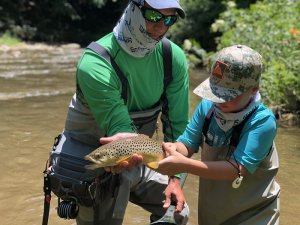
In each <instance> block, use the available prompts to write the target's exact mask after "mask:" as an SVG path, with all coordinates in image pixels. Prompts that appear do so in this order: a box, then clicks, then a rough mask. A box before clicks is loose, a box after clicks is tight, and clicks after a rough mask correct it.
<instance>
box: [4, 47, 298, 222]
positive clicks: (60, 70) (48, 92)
mask: <svg viewBox="0 0 300 225" xmlns="http://www.w3.org/2000/svg"><path fill="white" fill-rule="evenodd" d="M81 52H82V49H80V48H78V47H76V46H74V45H67V46H61V47H46V46H35V47H34V48H26V47H24V48H18V49H8V48H5V47H3V46H2V47H0V162H1V163H0V172H1V174H0V184H1V185H0V212H1V222H0V224H2V225H20V224H26V225H37V224H41V221H42V215H43V177H42V171H43V170H44V168H45V162H46V159H47V157H48V154H49V151H50V149H51V146H52V144H53V139H54V137H55V136H56V135H57V134H58V133H59V132H60V131H61V130H62V129H63V127H64V120H65V116H66V112H67V107H68V104H69V101H70V98H71V96H72V94H73V92H74V90H75V86H74V84H75V82H74V81H75V76H74V75H75V67H76V62H77V60H78V59H79V57H80V53H81ZM205 76H206V72H205V71H194V72H192V73H191V74H190V84H191V90H192V89H193V88H194V87H195V86H196V85H197V84H198V83H199V82H200V81H201V80H203V79H204V77H205ZM198 101H199V98H198V97H196V96H194V95H193V94H192V93H191V111H193V109H194V108H195V107H196V105H197V104H198ZM275 142H276V145H277V148H278V152H279V156H280V171H279V174H278V181H279V183H280V185H281V188H282V191H281V224H283V225H295V224H299V221H300V217H299V211H300V195H299V186H300V179H299V172H300V163H299V162H300V151H299V150H300V128H299V127H283V126H281V127H279V130H278V135H277V137H276V140H275ZM196 157H198V156H196ZM197 189H198V178H197V177H195V176H193V175H189V176H188V179H187V181H186V184H185V187H184V191H185V193H186V198H187V201H188V203H189V205H190V209H191V216H190V220H189V223H188V224H189V225H196V224H197V200H196V199H197ZM56 205H57V199H56V198H55V197H54V196H53V198H52V201H51V210H50V218H49V225H54V224H55V225H69V224H73V223H74V220H73V221H72V220H70V221H68V220H63V219H60V218H59V217H58V216H57V215H56V211H55V207H56ZM147 223H148V213H147V212H145V211H144V210H142V209H140V208H139V207H136V206H134V205H132V204H129V206H128V208H127V211H126V217H125V221H124V225H142V224H147Z"/></svg>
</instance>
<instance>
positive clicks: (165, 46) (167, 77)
mask: <svg viewBox="0 0 300 225" xmlns="http://www.w3.org/2000/svg"><path fill="white" fill-rule="evenodd" d="M162 52H163V65H164V90H163V93H162V95H161V98H160V101H161V102H162V114H163V115H164V116H165V118H166V123H167V126H168V127H169V128H170V130H171V139H172V142H173V141H175V138H174V135H173V127H172V124H171V122H170V120H169V104H168V98H167V94H166V89H167V86H168V85H169V84H170V83H171V81H172V79H173V76H172V48H171V44H170V41H169V40H168V39H167V38H163V39H162Z"/></svg>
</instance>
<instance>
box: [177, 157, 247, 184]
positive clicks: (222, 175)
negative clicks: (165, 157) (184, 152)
mask: <svg viewBox="0 0 300 225" xmlns="http://www.w3.org/2000/svg"><path fill="white" fill-rule="evenodd" d="M183 163H184V165H183V166H182V167H181V168H185V172H186V173H190V174H194V175H197V176H200V177H202V178H206V179H213V180H234V179H236V178H237V177H238V173H239V171H238V167H237V166H233V165H232V164H231V163H229V162H228V161H206V162H203V161H199V160H195V159H189V158H187V160H186V161H184V162H183ZM232 163H233V164H234V165H235V163H234V162H232ZM179 167H180V166H179ZM239 169H240V170H242V173H243V174H244V173H245V172H244V171H245V170H244V168H243V167H242V166H239Z"/></svg>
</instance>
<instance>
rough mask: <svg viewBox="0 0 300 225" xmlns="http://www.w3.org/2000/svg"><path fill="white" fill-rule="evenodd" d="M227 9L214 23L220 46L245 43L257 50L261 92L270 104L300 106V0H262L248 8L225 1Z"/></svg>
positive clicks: (295, 107)
mask: <svg viewBox="0 0 300 225" xmlns="http://www.w3.org/2000/svg"><path fill="white" fill-rule="evenodd" d="M225 2H226V4H227V10H226V11H224V12H223V13H222V14H221V15H220V17H219V18H218V19H217V20H216V21H215V23H214V24H213V25H212V30H213V31H216V32H222V33H223V35H222V36H221V37H220V38H217V43H218V47H217V48H218V49H221V48H223V47H225V46H229V45H232V44H237V43H240V44H245V45H248V46H250V47H252V48H253V49H256V50H258V51H259V52H260V53H261V54H262V56H263V60H264V67H265V70H264V72H263V74H262V85H261V93H262V95H263V97H264V100H265V101H266V102H267V103H268V104H271V105H275V104H286V106H287V107H288V108H290V109H292V110H297V109H298V110H299V108H300V76H299V74H300V60H299V58H300V27H299V21H300V14H299V12H300V1H297V0H263V1H259V2H257V3H256V4H252V5H251V6H250V8H249V9H237V8H236V3H235V2H234V1H225Z"/></svg>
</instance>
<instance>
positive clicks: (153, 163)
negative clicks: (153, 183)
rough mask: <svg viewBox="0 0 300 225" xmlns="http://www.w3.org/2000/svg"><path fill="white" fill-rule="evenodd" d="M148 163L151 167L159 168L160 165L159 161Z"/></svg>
mask: <svg viewBox="0 0 300 225" xmlns="http://www.w3.org/2000/svg"><path fill="white" fill-rule="evenodd" d="M146 165H147V166H148V167H149V168H151V169H157V168H158V166H159V164H158V162H149V163H147V164H146Z"/></svg>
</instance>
